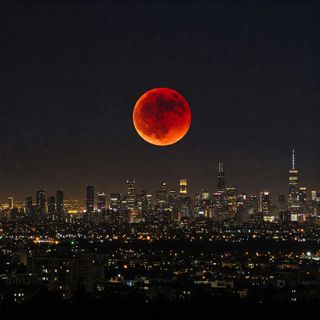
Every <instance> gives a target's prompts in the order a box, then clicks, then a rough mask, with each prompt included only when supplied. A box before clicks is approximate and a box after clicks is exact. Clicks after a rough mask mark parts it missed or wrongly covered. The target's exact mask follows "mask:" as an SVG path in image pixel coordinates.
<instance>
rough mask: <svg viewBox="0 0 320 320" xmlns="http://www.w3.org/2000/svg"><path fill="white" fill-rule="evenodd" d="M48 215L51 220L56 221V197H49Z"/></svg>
mask: <svg viewBox="0 0 320 320" xmlns="http://www.w3.org/2000/svg"><path fill="white" fill-rule="evenodd" d="M48 215H49V219H50V220H56V197H55V196H50V197H48Z"/></svg>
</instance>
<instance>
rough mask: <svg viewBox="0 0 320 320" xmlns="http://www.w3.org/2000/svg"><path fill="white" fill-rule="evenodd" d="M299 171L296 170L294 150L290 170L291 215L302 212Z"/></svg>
mask: <svg viewBox="0 0 320 320" xmlns="http://www.w3.org/2000/svg"><path fill="white" fill-rule="evenodd" d="M298 174H299V171H298V170H297V169H296V168H295V155H294V150H292V167H291V169H290V170H289V195H288V208H289V211H290V213H291V214H298V213H299V211H300V190H299V179H298Z"/></svg>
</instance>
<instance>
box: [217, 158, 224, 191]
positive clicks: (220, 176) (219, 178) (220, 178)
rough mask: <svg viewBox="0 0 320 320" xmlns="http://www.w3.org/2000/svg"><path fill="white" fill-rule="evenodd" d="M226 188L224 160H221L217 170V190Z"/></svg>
mask: <svg viewBox="0 0 320 320" xmlns="http://www.w3.org/2000/svg"><path fill="white" fill-rule="evenodd" d="M225 188H226V186H225V179H224V171H223V162H219V165H218V172H217V192H224V191H225Z"/></svg>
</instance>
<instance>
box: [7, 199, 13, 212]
mask: <svg viewBox="0 0 320 320" xmlns="http://www.w3.org/2000/svg"><path fill="white" fill-rule="evenodd" d="M8 200H9V209H12V208H13V207H14V203H13V197H9V199H8Z"/></svg>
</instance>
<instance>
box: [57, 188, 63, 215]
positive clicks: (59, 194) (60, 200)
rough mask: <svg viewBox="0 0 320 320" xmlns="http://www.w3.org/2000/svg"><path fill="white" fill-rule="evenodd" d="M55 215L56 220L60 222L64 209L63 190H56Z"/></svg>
mask: <svg viewBox="0 0 320 320" xmlns="http://www.w3.org/2000/svg"><path fill="white" fill-rule="evenodd" d="M56 215H57V219H58V220H59V221H61V220H62V219H63V215H64V207H63V190H62V189H57V190H56Z"/></svg>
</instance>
